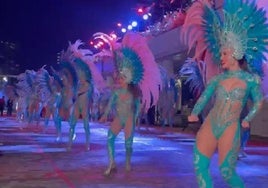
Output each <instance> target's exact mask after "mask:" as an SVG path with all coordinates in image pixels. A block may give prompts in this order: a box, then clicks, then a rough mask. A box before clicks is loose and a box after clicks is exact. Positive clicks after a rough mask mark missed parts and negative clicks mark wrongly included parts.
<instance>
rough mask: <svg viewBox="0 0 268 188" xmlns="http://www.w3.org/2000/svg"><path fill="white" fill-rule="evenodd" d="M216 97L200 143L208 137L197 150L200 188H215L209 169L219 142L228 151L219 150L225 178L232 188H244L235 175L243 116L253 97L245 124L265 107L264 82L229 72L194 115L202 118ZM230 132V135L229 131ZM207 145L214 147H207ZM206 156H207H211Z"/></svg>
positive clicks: (213, 83)
mask: <svg viewBox="0 0 268 188" xmlns="http://www.w3.org/2000/svg"><path fill="white" fill-rule="evenodd" d="M213 94H215V101H214V105H213V108H212V109H211V110H210V112H209V114H208V116H207V118H206V120H205V121H204V123H203V125H202V127H201V128H200V130H199V133H198V134H197V139H200V137H201V136H204V135H205V137H203V140H202V141H199V142H198V144H197V143H196V144H195V146H194V166H195V171H196V175H197V179H198V184H199V186H200V187H205V188H212V187H213V184H212V179H211V176H210V175H209V170H208V169H209V168H208V167H209V163H210V154H209V153H210V152H212V153H213V151H211V148H214V146H215V145H216V146H217V145H218V144H217V143H214V142H215V141H214V140H215V139H216V142H219V143H220V144H223V141H224V143H225V145H224V149H222V148H218V149H219V150H221V153H219V158H220V159H221V160H220V171H221V174H222V176H223V178H224V179H225V181H226V182H227V183H228V184H229V186H230V187H238V188H244V183H243V181H242V179H241V178H240V177H239V176H238V175H237V173H236V171H235V164H236V161H237V155H238V151H239V146H240V114H241V112H242V109H243V108H244V106H245V105H246V103H247V100H248V99H249V97H251V99H252V100H253V107H252V108H251V109H250V111H249V113H248V114H247V116H246V117H245V118H244V119H243V120H244V121H247V122H249V121H251V120H252V119H253V117H254V116H255V115H256V113H257V112H258V110H259V109H260V107H261V104H262V93H261V90H260V80H259V78H258V77H257V76H254V75H252V74H249V73H247V72H245V71H242V70H239V71H227V72H224V73H223V74H220V75H218V76H216V77H215V78H214V79H212V80H211V82H210V83H209V85H208V86H207V88H206V89H205V91H204V92H203V94H202V95H201V97H200V98H199V99H198V101H197V103H196V105H195V107H194V109H193V111H192V115H195V116H197V115H198V114H200V113H201V112H202V110H203V109H204V107H205V105H206V104H207V103H208V101H209V100H210V99H211V98H212V96H213ZM229 128H230V129H229ZM227 129H228V131H226V130H227ZM210 131H211V133H212V134H211V133H210ZM225 131H226V132H227V133H226V132H225ZM225 133H226V134H225ZM223 135H224V136H223ZM211 136H212V137H214V138H215V139H214V138H212V137H211ZM222 137H223V138H224V139H223V140H222V139H221V138H222ZM204 139H205V140H204ZM206 139H208V140H206ZM226 139H227V140H226ZM207 141H209V142H210V143H208V144H207ZM210 146H211V147H210ZM200 148H202V150H200ZM204 152H207V155H206V154H205V153H204Z"/></svg>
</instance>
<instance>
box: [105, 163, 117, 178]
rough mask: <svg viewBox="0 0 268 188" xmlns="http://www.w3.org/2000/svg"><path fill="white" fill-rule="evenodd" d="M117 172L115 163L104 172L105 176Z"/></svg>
mask: <svg viewBox="0 0 268 188" xmlns="http://www.w3.org/2000/svg"><path fill="white" fill-rule="evenodd" d="M116 172H117V168H116V165H115V163H112V164H110V165H109V166H108V168H107V170H105V171H104V173H103V175H104V176H110V175H111V174H113V173H116Z"/></svg>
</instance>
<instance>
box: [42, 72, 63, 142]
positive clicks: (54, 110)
mask: <svg viewBox="0 0 268 188" xmlns="http://www.w3.org/2000/svg"><path fill="white" fill-rule="evenodd" d="M52 70H53V74H52V76H50V75H49V73H48V71H47V70H46V69H45V68H44V67H42V68H41V69H40V74H39V76H38V78H37V79H38V83H39V93H40V95H42V96H44V98H45V102H44V108H45V114H44V124H45V129H47V127H48V124H49V119H50V117H51V116H52V119H53V121H54V124H55V127H56V132H57V137H56V141H61V136H62V135H61V118H60V116H59V108H60V104H61V90H62V88H63V83H62V80H61V79H60V77H59V76H58V75H57V74H56V71H55V70H54V69H52Z"/></svg>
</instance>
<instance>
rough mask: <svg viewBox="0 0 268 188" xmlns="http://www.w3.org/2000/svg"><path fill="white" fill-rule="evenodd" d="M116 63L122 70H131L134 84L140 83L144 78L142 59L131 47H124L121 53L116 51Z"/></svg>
mask: <svg viewBox="0 0 268 188" xmlns="http://www.w3.org/2000/svg"><path fill="white" fill-rule="evenodd" d="M116 63H117V64H116V66H117V67H118V70H119V71H120V70H122V68H128V69H130V70H131V73H132V78H131V83H132V84H138V83H139V82H140V81H141V80H142V78H143V74H144V68H143V65H142V62H141V59H140V57H139V56H138V54H137V53H136V52H135V51H134V50H132V49H131V48H127V47H124V48H122V49H121V50H120V52H119V54H118V52H116Z"/></svg>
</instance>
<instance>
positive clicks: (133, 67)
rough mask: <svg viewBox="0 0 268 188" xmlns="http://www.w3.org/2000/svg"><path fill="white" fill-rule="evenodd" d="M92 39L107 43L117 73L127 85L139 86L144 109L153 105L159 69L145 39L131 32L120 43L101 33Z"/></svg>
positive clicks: (155, 99) (157, 85) (159, 77)
mask: <svg viewBox="0 0 268 188" xmlns="http://www.w3.org/2000/svg"><path fill="white" fill-rule="evenodd" d="M94 37H95V38H98V39H103V41H104V42H106V43H108V45H109V47H110V50H112V52H113V53H112V54H113V58H114V60H115V64H116V67H117V71H118V73H119V74H122V75H124V77H125V78H126V79H127V81H128V83H132V84H137V85H139V87H140V89H141V91H142V105H145V108H146V109H149V108H150V106H151V104H152V105H155V104H156V103H157V101H158V98H159V88H161V86H162V82H161V75H160V70H159V67H158V65H157V64H156V62H155V59H154V56H153V54H152V52H151V50H150V49H149V47H148V44H147V41H146V39H145V38H144V37H143V36H141V35H140V34H138V33H133V32H129V33H126V34H125V35H124V37H123V39H122V42H121V43H119V42H118V41H117V40H115V39H113V38H111V37H110V36H108V35H106V34H103V33H96V34H94ZM151 99H152V101H151Z"/></svg>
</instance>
